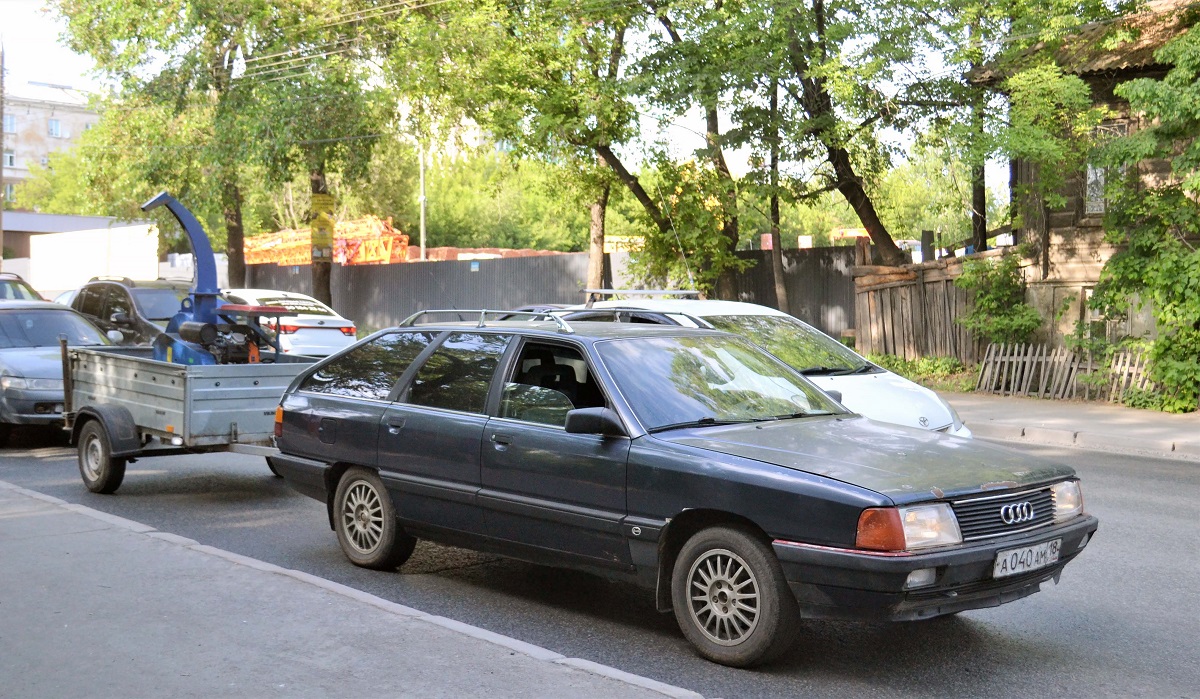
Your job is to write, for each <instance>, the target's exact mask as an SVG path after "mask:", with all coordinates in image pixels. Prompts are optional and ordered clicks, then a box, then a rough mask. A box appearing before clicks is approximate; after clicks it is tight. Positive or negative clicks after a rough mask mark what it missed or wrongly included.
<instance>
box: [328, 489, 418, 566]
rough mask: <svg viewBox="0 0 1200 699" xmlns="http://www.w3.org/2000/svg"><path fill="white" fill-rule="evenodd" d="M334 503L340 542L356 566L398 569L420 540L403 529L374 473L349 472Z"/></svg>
mask: <svg viewBox="0 0 1200 699" xmlns="http://www.w3.org/2000/svg"><path fill="white" fill-rule="evenodd" d="M333 503H334V504H333V507H334V528H335V530H336V531H337V538H338V543H339V544H341V547H342V553H344V554H346V558H349V559H350V562H351V563H353V564H354V565H356V566H362V567H363V568H373V569H375V570H395V569H396V568H399V567H400V566H401V565H402V564H403V563H404V562H405V561H407V560H408V557H409V556H411V555H412V552H413V548H414V547H415V546H416V545H417V540H416V539H415V538H413V537H412V536H410V535H409V534H408V533H407V532H405V531H404V528H403V527H401V526H400V521H399V520H398V519H397V518H396V508H395V506H394V505H393V504H392V496H391V495H390V494H389V493H388V491H387V488H385V487H384V485H383V481H381V480H379V476H378V475H376V474H375V472H374V471H370V470H367V469H365V468H360V467H357V466H356V467H354V468H351V469H350V470H349V471H346V473H345V475H343V476H342V480H341V482H339V483H338V488H337V494H336V495H335V496H334V500H333Z"/></svg>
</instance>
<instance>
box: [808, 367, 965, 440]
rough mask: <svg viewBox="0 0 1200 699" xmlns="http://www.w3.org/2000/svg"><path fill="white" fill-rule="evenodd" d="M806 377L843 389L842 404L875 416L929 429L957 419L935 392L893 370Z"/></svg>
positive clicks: (943, 425)
mask: <svg viewBox="0 0 1200 699" xmlns="http://www.w3.org/2000/svg"><path fill="white" fill-rule="evenodd" d="M807 378H808V379H809V380H810V381H812V382H813V383H815V384H817V385H818V386H820V387H821V388H822V389H825V390H830V389H833V390H837V391H841V393H842V405H844V406H846V407H847V408H849V409H851V410H853V411H854V412H856V413H858V414H859V415H865V416H866V417H869V418H871V419H872V420H879V421H880V422H891V423H894V424H897V425H908V426H909V427H921V428H924V429H929V430H940V429H942V428H944V427H947V426H948V425H950V424H951V423H952V422H953V421H954V418H953V416H951V415H950V411H949V410H948V409H947V408H946V404H945V403H943V402H942V401H941V399H940V398H938V396H937V394H936V393H934V392H933V391H931V390H929V389H928V388H925V387H924V386H921V385H919V384H916V383H913V382H912V381H909V380H908V379H906V378H904V377H903V376H899V375H897V374H893V373H892V372H890V371H880V372H876V373H874V374H851V375H848V376H809V377H807ZM921 420H925V424H921Z"/></svg>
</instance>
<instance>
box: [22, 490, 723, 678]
mask: <svg viewBox="0 0 1200 699" xmlns="http://www.w3.org/2000/svg"><path fill="white" fill-rule="evenodd" d="M0 522H3V526H0V678H3V680H2V685H0V696H6V697H114V698H116V697H122V698H124V697H204V698H208V697H255V698H258V697H272V696H281V697H282V696H286V697H335V696H336V697H342V696H367V697H382V696H387V697H489V699H491V698H497V697H530V698H534V697H536V698H539V699H540V698H541V697H547V696H550V697H556V696H557V697H565V696H569V697H585V698H587V697H595V698H597V699H599V698H607V697H628V698H630V699H633V698H638V699H650V698H657V699H662V697H663V696H670V697H699V696H700V695H698V694H695V693H694V692H690V691H688V690H684V689H681V688H679V687H674V686H671V685H666V684H663V683H660V682H656V681H654V680H650V679H647V678H644V677H639V676H635V675H630V674H628V673H624V672H621V671H619V670H616V669H614V668H609V667H606V666H602V665H598V664H595V663H592V662H589V661H586V660H582V659H578V658H566V657H563V656H562V655H559V654H558V653H555V652H553V651H551V650H547V649H545V648H540V647H538V646H534V645H530V644H528V643H523V642H521V641H518V640H516V639H513V638H508V637H506V636H501V635H499V634H494V633H491V632H489V631H486V630H484V629H480V628H476V627H473V626H469V625H467V624H463V623H460V622H456V621H453V620H451V619H446V618H444V617H438V616H432V615H429V614H425V613H423V612H421V611H418V610H416V609H411V608H409V607H404V606H402V605H398V604H395V603H392V602H388V601H386V600H383V599H380V598H378V597H374V596H372V595H368V594H365V593H363V592H360V591H358V590H355V589H353V588H349V587H346V586H343V585H339V584H336V583H333V582H330V581H328V580H324V579H321V578H317V577H314V576H312V575H308V574H306V573H301V572H299V571H295V570H286V569H283V568H279V567H277V566H274V565H270V564H267V563H263V562H261V561H257V560H254V559H250V558H245V557H243V556H239V555H237V554H233V553H229V552H227V551H222V550H219V549H215V548H212V547H210V546H203V545H200V544H197V543H196V542H195V541H191V540H189V539H184V538H182V537H179V536H175V535H173V534H166V533H162V532H157V531H155V530H153V529H152V528H151V527H147V526H145V525H141V524H138V523H136V522H131V521H128V520H124V519H121V518H119V517H114V516H112V515H108V514H105V513H102V512H98V511H96V510H92V509H90V508H87V507H83V506H80V505H72V504H68V503H66V502H63V501H62V500H58V499H57V498H52V497H49V496H46V495H42V494H40V493H36V492H33V491H30V490H26V489H23V488H19V487H17V486H14V485H11V484H9V483H6V482H3V481H0Z"/></svg>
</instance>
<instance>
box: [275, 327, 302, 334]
mask: <svg viewBox="0 0 1200 699" xmlns="http://www.w3.org/2000/svg"><path fill="white" fill-rule="evenodd" d="M299 329H300V326H299V325H280V326H279V334H280V335H291V334H292V333H294V332H296V331H298V330H299Z"/></svg>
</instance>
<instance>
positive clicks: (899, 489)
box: [655, 416, 1074, 504]
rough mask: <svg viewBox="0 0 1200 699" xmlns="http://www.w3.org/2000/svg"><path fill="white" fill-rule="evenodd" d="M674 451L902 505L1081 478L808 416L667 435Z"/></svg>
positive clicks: (926, 436) (1040, 464)
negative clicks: (775, 469)
mask: <svg viewBox="0 0 1200 699" xmlns="http://www.w3.org/2000/svg"><path fill="white" fill-rule="evenodd" d="M655 437H656V438H658V439H662V440H664V441H667V442H672V443H675V444H683V445H688V446H692V447H697V448H700V449H707V450H709V451H713V452H718V453H721V454H729V455H732V456H739V457H743V458H747V459H754V460H756V461H762V462H765V463H769V464H775V465H777V466H782V467H785V468H791V469H795V470H797V471H804V472H806V473H811V474H814V475H818V476H824V477H826V478H833V479H836V480H839V481H842V482H845V483H850V484H852V485H857V486H860V487H863V488H867V489H869V490H873V491H875V492H877V493H882V494H884V495H887V496H888V497H890V498H892V500H894V501H895V502H896V503H897V504H903V503H905V502H913V501H917V500H928V499H929V498H930V497H931V495H930V494H931V493H932V496H933V497H936V498H941V497H955V496H959V495H963V494H967V493H975V492H979V491H982V490H990V489H999V488H1015V487H1020V486H1024V485H1029V484H1033V483H1044V482H1046V481H1049V480H1054V479H1060V478H1066V477H1070V476H1072V475H1074V471H1073V470H1072V469H1071V468H1069V467H1067V466H1062V465H1059V464H1055V463H1052V462H1048V461H1043V460H1040V459H1037V458H1034V457H1029V456H1026V455H1024V454H1021V453H1019V452H1016V451H1011V450H1008V449H1004V448H1002V447H997V446H994V445H991V444H985V443H983V442H980V441H979V440H974V439H962V438H959V437H950V436H947V435H943V434H940V433H937V432H930V431H928V430H920V429H913V428H909V427H902V426H899V425H889V424H884V423H880V422H875V421H873V420H869V419H867V418H863V417H857V416H854V417H846V416H831V417H809V418H799V419H793V420H780V421H778V422H760V423H753V424H739V425H728V426H722V427H708V428H699V429H688V430H674V431H670V432H661V433H658V434H656V435H655Z"/></svg>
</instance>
